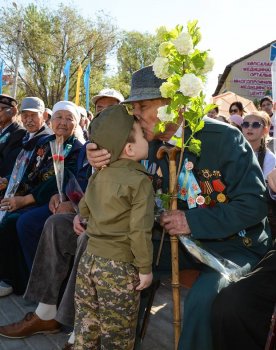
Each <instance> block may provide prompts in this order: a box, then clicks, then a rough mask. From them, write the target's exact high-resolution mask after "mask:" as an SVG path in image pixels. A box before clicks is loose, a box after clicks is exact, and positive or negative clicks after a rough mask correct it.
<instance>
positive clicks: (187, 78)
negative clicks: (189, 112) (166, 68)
mask: <svg viewBox="0 0 276 350" xmlns="http://www.w3.org/2000/svg"><path fill="white" fill-rule="evenodd" d="M202 89H203V82H202V80H201V79H200V78H198V77H197V76H195V75H194V74H193V73H188V74H184V75H183V77H182V78H181V79H180V88H179V90H180V91H181V92H182V94H183V95H184V96H189V97H195V96H198V95H199V94H200V92H201V91H202Z"/></svg>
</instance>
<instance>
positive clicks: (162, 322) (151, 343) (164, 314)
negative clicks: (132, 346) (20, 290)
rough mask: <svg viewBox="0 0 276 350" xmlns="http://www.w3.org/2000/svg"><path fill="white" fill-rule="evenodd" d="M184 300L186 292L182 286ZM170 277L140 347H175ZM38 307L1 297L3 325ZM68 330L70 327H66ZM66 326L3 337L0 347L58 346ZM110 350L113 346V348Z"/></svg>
mask: <svg viewBox="0 0 276 350" xmlns="http://www.w3.org/2000/svg"><path fill="white" fill-rule="evenodd" d="M181 293H182V298H181V299H182V300H183V299H184V296H185V294H186V292H185V290H184V289H182V291H181ZM171 298H172V297H171V287H170V283H169V281H166V282H164V283H162V284H161V286H160V287H159V289H158V291H157V292H156V295H155V298H154V303H153V308H152V311H151V316H150V321H149V325H148V329H147V333H146V336H145V338H144V341H143V343H142V346H141V350H172V349H173V326H172V301H171ZM182 306H183V305H182ZM34 309H35V305H34V304H30V303H27V302H26V301H25V300H24V299H23V298H22V297H19V296H15V295H11V296H8V297H5V298H0V325H4V324H7V323H10V322H14V321H16V320H20V319H21V318H23V316H24V315H25V314H26V312H28V311H32V310H34ZM67 333H68V329H67ZM67 333H66V330H63V331H62V332H60V333H58V334H51V335H47V336H46V335H35V336H33V337H30V338H26V339H23V340H22V339H17V340H13V339H6V338H3V337H0V350H57V349H62V345H63V344H64V343H65V342H66V341H67V339H68V334H67ZM110 350H111V349H110Z"/></svg>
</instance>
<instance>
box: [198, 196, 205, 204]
mask: <svg viewBox="0 0 276 350" xmlns="http://www.w3.org/2000/svg"><path fill="white" fill-rule="evenodd" d="M204 203H205V198H204V197H203V196H197V197H196V204H197V205H203V204H204Z"/></svg>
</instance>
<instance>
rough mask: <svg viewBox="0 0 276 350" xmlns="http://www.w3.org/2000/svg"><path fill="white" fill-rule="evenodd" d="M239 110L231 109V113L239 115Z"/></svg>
mask: <svg viewBox="0 0 276 350" xmlns="http://www.w3.org/2000/svg"><path fill="white" fill-rule="evenodd" d="M238 111H239V110H238V109H237V108H235V109H230V113H238Z"/></svg>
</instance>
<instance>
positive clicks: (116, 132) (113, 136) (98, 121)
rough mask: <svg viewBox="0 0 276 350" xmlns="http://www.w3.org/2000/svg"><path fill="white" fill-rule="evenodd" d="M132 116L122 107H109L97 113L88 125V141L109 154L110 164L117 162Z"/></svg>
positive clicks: (126, 139)
mask: <svg viewBox="0 0 276 350" xmlns="http://www.w3.org/2000/svg"><path fill="white" fill-rule="evenodd" d="M134 121H135V119H134V116H133V115H130V114H129V113H128V111H127V109H126V107H125V106H124V105H115V106H110V107H108V108H106V109H104V110H103V111H102V112H100V113H98V114H97V115H96V117H95V118H94V119H93V120H92V121H91V123H90V125H89V139H90V141H91V142H94V143H96V144H97V145H98V147H99V148H105V149H107V150H108V151H109V152H110V153H111V159H110V163H112V162H114V161H115V160H117V159H118V158H119V156H120V154H121V153H122V151H123V149H124V146H125V145H126V143H127V142H129V141H128V139H129V134H130V132H131V130H132V128H133V124H134Z"/></svg>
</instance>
